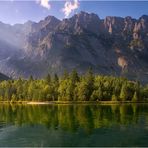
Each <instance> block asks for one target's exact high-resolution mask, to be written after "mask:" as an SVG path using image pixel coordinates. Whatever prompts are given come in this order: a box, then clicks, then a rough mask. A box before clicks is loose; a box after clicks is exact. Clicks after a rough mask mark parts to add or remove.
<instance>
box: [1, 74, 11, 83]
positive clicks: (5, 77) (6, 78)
mask: <svg viewBox="0 0 148 148" xmlns="http://www.w3.org/2000/svg"><path fill="white" fill-rule="evenodd" d="M9 79H10V78H9V77H7V76H6V75H4V74H2V73H0V81H2V80H9Z"/></svg>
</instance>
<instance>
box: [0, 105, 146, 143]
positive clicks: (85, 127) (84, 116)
mask: <svg viewBox="0 0 148 148" xmlns="http://www.w3.org/2000/svg"><path fill="white" fill-rule="evenodd" d="M11 126H12V127H13V128H15V130H16V131H17V133H18V130H22V131H23V130H24V129H25V130H24V132H25V131H26V132H27V129H28V130H30V132H31V130H32V129H34V130H35V131H36V132H34V134H33V131H32V137H34V139H31V138H29V139H26V137H27V136H26V137H25V134H26V133H25V134H24V133H23V134H24V135H23V138H24V141H23V142H24V143H19V142H18V141H15V142H14V141H11V142H10V143H9V144H10V145H9V144H8V143H7V142H6V140H8V141H9V138H10V137H11V135H10V134H9V136H7V138H4V140H1V139H2V138H3V137H2V138H1V129H2V130H4V129H5V128H6V127H9V128H10V127H11ZM40 129H41V131H40V132H37V131H38V130H40ZM147 129H148V106H147V105H144V104H143V105H142V104H141V105H137V104H131V105H0V143H1V144H0V146H148V142H146V141H144V139H140V138H142V137H144V138H145V137H147V138H148V134H147V132H148V130H147ZM43 131H44V132H43ZM140 132H142V133H140ZM41 133H42V134H43V135H44V136H45V135H48V137H50V136H51V134H52V138H50V140H49V139H48V138H47V136H46V137H44V138H43V137H41V135H39V134H41ZM13 134H14V132H13ZM19 134H20V133H19ZM35 134H36V135H35ZM37 134H38V138H39V139H40V140H39V141H40V142H41V141H42V140H43V141H42V142H41V143H42V145H40V144H41V143H40V144H39V143H38V142H39V141H36V140H37ZM59 134H60V136H59ZM21 135H22V134H21ZM55 135H56V138H57V137H58V139H57V141H56V142H53V141H55V140H53V141H52V139H53V138H54V139H55ZM65 136H66V137H65ZM132 136H133V137H132ZM64 138H67V140H64ZM71 138H72V141H71V142H70V139H71ZM128 138H129V139H128ZM35 139H36V140H35ZM45 139H46V140H45ZM27 140H28V141H29V140H30V141H32V142H33V141H34V143H30V144H29V145H27V143H28V141H27ZM61 140H62V142H61ZM128 140H130V141H128ZM138 140H139V141H138ZM17 143H18V145H17Z"/></svg>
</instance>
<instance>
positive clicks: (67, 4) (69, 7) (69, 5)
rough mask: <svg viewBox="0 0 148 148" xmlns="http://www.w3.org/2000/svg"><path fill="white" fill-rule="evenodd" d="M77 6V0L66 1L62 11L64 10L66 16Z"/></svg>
mask: <svg viewBox="0 0 148 148" xmlns="http://www.w3.org/2000/svg"><path fill="white" fill-rule="evenodd" d="M78 8H79V2H78V0H74V1H73V2H71V1H66V2H65V5H64V8H63V9H62V11H63V12H64V14H65V17H68V16H69V15H70V14H71V13H72V12H73V11H74V10H75V9H78Z"/></svg>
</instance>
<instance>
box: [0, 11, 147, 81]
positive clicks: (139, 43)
mask: <svg viewBox="0 0 148 148" xmlns="http://www.w3.org/2000/svg"><path fill="white" fill-rule="evenodd" d="M0 51H1V52H0V71H2V72H3V73H5V74H9V76H12V77H19V76H24V77H28V76H29V75H31V74H32V75H34V76H35V77H43V76H45V75H46V74H47V73H48V72H51V73H55V72H56V73H58V74H61V73H62V72H63V71H64V70H65V69H66V70H68V71H71V70H72V69H73V68H76V69H77V70H78V71H79V72H80V73H83V72H85V71H86V70H87V69H88V67H92V68H93V70H94V72H96V73H100V74H107V75H109V74H112V75H123V76H127V77H129V78H130V79H139V80H143V81H146V80H147V74H148V60H147V59H148V16H147V15H143V16H141V17H140V18H139V19H133V18H132V17H130V16H128V17H125V18H121V17H111V16H108V17H106V18H105V19H103V20H102V19H100V18H99V17H98V16H97V15H96V14H93V13H91V14H88V13H86V12H80V13H79V14H76V15H74V16H73V17H71V18H69V19H64V20H62V21H60V20H58V19H57V18H55V17H53V16H48V17H46V18H45V19H44V20H42V21H40V22H38V23H35V22H31V21H28V22H27V23H25V24H17V25H14V26H10V25H6V24H3V23H0Z"/></svg>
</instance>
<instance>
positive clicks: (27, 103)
mask: <svg viewBox="0 0 148 148" xmlns="http://www.w3.org/2000/svg"><path fill="white" fill-rule="evenodd" d="M0 104H22V105H58V104H61V105H62V104H63V105H64V104H65V105H66V104H67V105H76V104H77V105H79V104H81V105H122V104H148V101H137V102H131V101H122V102H121V101H43V102H41V101H39V102H38V101H13V102H12V101H0Z"/></svg>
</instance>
